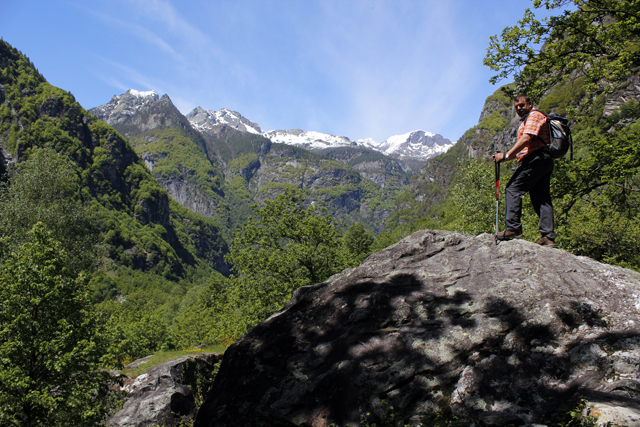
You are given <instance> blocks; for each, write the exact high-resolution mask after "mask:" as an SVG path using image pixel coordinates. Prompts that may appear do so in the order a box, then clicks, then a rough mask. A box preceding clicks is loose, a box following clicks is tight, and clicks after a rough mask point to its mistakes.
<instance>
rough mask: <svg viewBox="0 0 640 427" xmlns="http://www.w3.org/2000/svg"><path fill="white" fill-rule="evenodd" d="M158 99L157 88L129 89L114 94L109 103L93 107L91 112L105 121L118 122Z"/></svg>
mask: <svg viewBox="0 0 640 427" xmlns="http://www.w3.org/2000/svg"><path fill="white" fill-rule="evenodd" d="M158 100H159V97H158V94H157V93H156V91H155V90H150V91H144V92H142V91H137V90H135V89H129V90H128V91H127V92H125V93H123V94H122V95H114V97H113V98H111V101H109V102H108V103H106V104H104V105H101V106H99V107H96V108H93V109H91V113H92V114H93V115H94V116H96V117H98V118H99V119H100V120H102V121H104V122H107V123H118V122H122V121H124V120H126V119H127V118H129V117H131V116H133V115H135V114H136V113H138V112H139V111H140V109H141V108H143V107H144V106H145V105H147V104H149V103H151V102H155V101H158Z"/></svg>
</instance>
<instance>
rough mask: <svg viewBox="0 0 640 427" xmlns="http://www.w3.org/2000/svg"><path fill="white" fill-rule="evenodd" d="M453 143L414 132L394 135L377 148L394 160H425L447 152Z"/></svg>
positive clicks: (432, 134)
mask: <svg viewBox="0 0 640 427" xmlns="http://www.w3.org/2000/svg"><path fill="white" fill-rule="evenodd" d="M454 145H455V142H451V141H450V140H448V139H446V138H444V137H443V136H442V135H439V134H434V133H431V132H425V131H423V130H415V131H413V132H408V133H405V134H402V135H394V136H392V137H389V139H387V140H386V141H384V142H382V143H380V144H378V146H377V148H378V149H379V150H381V151H383V152H384V153H386V154H388V155H390V156H392V157H396V158H403V157H405V158H415V159H421V160H427V159H430V158H431V157H435V156H437V155H439V154H442V153H445V152H447V150H449V148H451V147H453V146H454Z"/></svg>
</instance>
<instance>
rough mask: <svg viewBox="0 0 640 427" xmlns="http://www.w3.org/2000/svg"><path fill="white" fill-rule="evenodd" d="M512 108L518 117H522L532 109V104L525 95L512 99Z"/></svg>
mask: <svg viewBox="0 0 640 427" xmlns="http://www.w3.org/2000/svg"><path fill="white" fill-rule="evenodd" d="M513 106H514V107H515V109H516V113H518V117H524V116H526V115H527V114H529V112H530V111H531V109H532V108H533V102H531V98H529V97H528V96H527V95H524V94H521V95H517V96H516V97H514V98H513Z"/></svg>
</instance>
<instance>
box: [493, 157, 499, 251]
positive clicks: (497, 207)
mask: <svg viewBox="0 0 640 427" xmlns="http://www.w3.org/2000/svg"><path fill="white" fill-rule="evenodd" d="M494 166H495V170H496V243H497V241H498V232H499V231H500V228H499V224H498V218H499V214H500V163H499V162H494Z"/></svg>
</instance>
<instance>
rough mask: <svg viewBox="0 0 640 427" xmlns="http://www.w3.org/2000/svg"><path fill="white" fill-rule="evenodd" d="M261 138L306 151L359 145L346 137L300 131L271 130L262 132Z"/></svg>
mask: <svg viewBox="0 0 640 427" xmlns="http://www.w3.org/2000/svg"><path fill="white" fill-rule="evenodd" d="M263 136H265V137H266V138H269V139H270V140H271V141H272V142H279V143H282V144H288V145H296V146H298V147H303V148H306V149H307V150H322V149H324V148H332V147H353V146H357V145H359V144H358V143H356V142H355V141H351V140H350V139H349V138H347V137H346V136H335V135H329V134H328V133H321V132H315V131H307V130H301V129H289V130H272V131H269V132H264V133H263Z"/></svg>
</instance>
